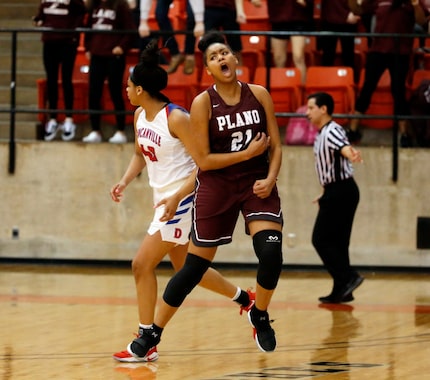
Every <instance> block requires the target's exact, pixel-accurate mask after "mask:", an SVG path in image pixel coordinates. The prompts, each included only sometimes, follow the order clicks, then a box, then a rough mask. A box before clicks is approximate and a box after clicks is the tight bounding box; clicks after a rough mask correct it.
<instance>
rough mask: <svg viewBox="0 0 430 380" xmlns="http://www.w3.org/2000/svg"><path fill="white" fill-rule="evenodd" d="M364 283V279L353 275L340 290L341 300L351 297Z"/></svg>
mask: <svg viewBox="0 0 430 380" xmlns="http://www.w3.org/2000/svg"><path fill="white" fill-rule="evenodd" d="M363 281H364V278H363V277H361V276H360V275H359V274H357V275H355V276H354V277H353V278H351V279H350V280H349V281H348V282H347V283H346V285H345V286H343V287H342V288H341V290H340V294H341V298H345V297H347V296H348V295H351V294H352V292H353V291H354V290H355V289H357V288H358V287H359V286H360V285H361V284H362V283H363Z"/></svg>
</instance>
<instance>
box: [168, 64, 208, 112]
mask: <svg viewBox="0 0 430 380" xmlns="http://www.w3.org/2000/svg"><path fill="white" fill-rule="evenodd" d="M165 69H167V66H165ZM199 88H200V83H199V81H198V76H197V70H194V72H193V73H192V74H190V75H187V74H184V73H183V70H182V69H181V68H179V69H178V70H176V71H175V72H174V73H172V74H169V83H168V85H167V88H165V89H164V90H163V91H162V92H163V94H165V95H166V96H167V97H168V98H169V99H170V101H171V102H172V103H176V104H178V105H180V106H182V107H184V108H186V109H187V110H189V109H190V107H191V103H192V101H193V99H194V97H195V96H196V95H197V93H198V91H199Z"/></svg>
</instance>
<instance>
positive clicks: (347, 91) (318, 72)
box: [304, 66, 355, 124]
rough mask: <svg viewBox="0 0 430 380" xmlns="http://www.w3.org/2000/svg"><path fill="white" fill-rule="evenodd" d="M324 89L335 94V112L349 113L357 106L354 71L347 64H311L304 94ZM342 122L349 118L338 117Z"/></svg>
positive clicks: (332, 94)
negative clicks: (328, 65)
mask: <svg viewBox="0 0 430 380" xmlns="http://www.w3.org/2000/svg"><path fill="white" fill-rule="evenodd" d="M319 91H324V92H327V93H329V94H330V95H331V96H333V99H334V103H335V106H334V113H343V114H349V113H351V112H352V111H354V107H355V87H354V73H353V70H352V68H351V67H346V66H330V67H325V66H311V67H308V69H307V73H306V83H305V86H304V96H305V97H306V96H308V95H309V94H311V93H313V92H319ZM338 122H339V123H340V124H345V123H347V120H344V119H338Z"/></svg>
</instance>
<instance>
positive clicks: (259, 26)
mask: <svg viewBox="0 0 430 380" xmlns="http://www.w3.org/2000/svg"><path fill="white" fill-rule="evenodd" d="M261 3H262V4H261V7H255V6H254V5H252V4H251V2H250V1H244V2H243V9H244V12H245V15H246V23H245V24H241V25H240V30H242V31H250V32H252V31H268V30H271V27H270V23H269V15H268V13H267V1H265V0H263V1H262V2H261ZM242 45H243V50H258V51H260V52H264V51H265V50H266V37H265V36H261V35H260V36H258V35H255V34H254V35H253V34H252V33H251V34H250V35H243V36H242Z"/></svg>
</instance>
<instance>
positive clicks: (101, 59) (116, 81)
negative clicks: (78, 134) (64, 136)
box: [82, 0, 134, 144]
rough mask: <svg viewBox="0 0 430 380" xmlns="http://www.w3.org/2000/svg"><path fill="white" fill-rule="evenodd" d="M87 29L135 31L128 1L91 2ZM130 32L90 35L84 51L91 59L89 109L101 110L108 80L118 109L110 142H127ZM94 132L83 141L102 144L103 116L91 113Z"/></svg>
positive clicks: (131, 39)
mask: <svg viewBox="0 0 430 380" xmlns="http://www.w3.org/2000/svg"><path fill="white" fill-rule="evenodd" d="M88 9H89V17H88V28H91V29H93V30H105V31H107V30H111V31H112V30H123V31H130V30H132V29H134V23H133V18H132V14H131V11H130V7H129V5H128V3H127V1H126V0H89V4H88ZM133 39H134V35H133V34H131V33H119V34H114V33H87V34H86V35H85V48H86V50H87V52H88V55H89V59H90V73H89V108H90V110H92V111H94V110H95V111H98V110H100V109H101V98H102V94H103V85H104V81H105V79H106V78H107V80H108V86H109V94H110V97H111V99H112V102H113V104H114V107H115V111H116V114H115V117H116V128H117V131H116V132H115V134H114V135H113V136H112V137H111V138H110V139H109V142H110V143H117V144H118V143H119V144H121V143H126V142H127V137H126V135H125V133H124V130H125V102H124V98H123V89H124V86H125V84H124V81H123V78H124V71H125V58H126V54H127V51H128V50H129V49H130V47H131V45H132V43H133ZM90 121H91V128H92V131H91V132H90V133H89V135H88V136H85V137H84V138H83V140H82V141H83V142H87V143H99V142H101V141H102V134H101V125H100V123H101V114H100V113H91V114H90Z"/></svg>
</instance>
